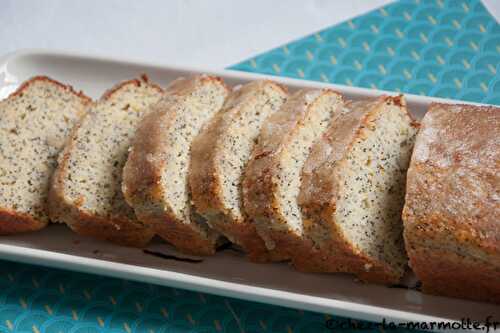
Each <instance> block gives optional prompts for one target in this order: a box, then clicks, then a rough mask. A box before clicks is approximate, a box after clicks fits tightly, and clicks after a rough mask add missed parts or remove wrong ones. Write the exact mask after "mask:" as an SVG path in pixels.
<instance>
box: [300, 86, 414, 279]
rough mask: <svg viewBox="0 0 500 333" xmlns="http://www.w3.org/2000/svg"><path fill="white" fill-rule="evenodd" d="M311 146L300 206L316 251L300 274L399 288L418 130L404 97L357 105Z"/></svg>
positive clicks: (307, 255) (304, 259)
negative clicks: (345, 276)
mask: <svg viewBox="0 0 500 333" xmlns="http://www.w3.org/2000/svg"><path fill="white" fill-rule="evenodd" d="M348 108H349V109H350V111H349V112H346V113H345V114H343V115H342V116H341V117H339V118H337V121H336V122H335V123H333V124H332V127H330V128H329V129H328V131H327V132H326V133H325V135H324V136H323V137H322V138H321V140H319V141H318V142H317V143H316V144H315V146H314V147H313V151H312V153H311V155H310V156H309V158H308V161H307V162H306V165H305V167H304V169H303V177H302V178H303V182H302V185H301V191H300V195H299V204H300V206H301V208H302V212H303V216H304V220H305V222H304V225H305V234H306V237H307V238H308V239H309V240H311V241H312V245H313V248H312V249H310V251H309V252H308V251H302V252H297V254H296V255H295V256H294V258H293V263H294V265H295V267H296V268H297V269H299V270H302V271H316V272H318V271H319V272H347V273H353V274H356V275H357V276H358V278H360V279H361V280H364V281H370V282H375V283H397V282H398V281H399V280H400V278H401V277H402V275H403V273H404V271H405V268H406V263H407V257H406V255H405V251H404V246H403V237H402V228H403V225H402V221H401V211H402V208H403V203H404V193H405V177H406V170H407V168H408V163H409V160H410V155H411V152H412V147H413V141H414V137H415V134H416V132H417V128H416V125H415V123H414V122H413V120H412V119H411V118H410V116H409V114H408V112H407V109H406V103H405V100H404V99H403V97H402V96H397V97H388V96H382V97H380V98H377V99H375V100H370V101H361V102H355V103H352V104H350V105H349V106H348Z"/></svg>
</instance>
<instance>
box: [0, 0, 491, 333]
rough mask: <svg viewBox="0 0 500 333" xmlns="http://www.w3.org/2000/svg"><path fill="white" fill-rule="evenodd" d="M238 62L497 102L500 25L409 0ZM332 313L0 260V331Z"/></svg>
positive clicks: (312, 318)
mask: <svg viewBox="0 0 500 333" xmlns="http://www.w3.org/2000/svg"><path fill="white" fill-rule="evenodd" d="M231 68H232V69H237V70H242V71H248V72H258V73H265V74H272V75H279V76H288V77H293V78H302V79H308V80H317V81H325V82H333V83H339V84H347V85H354V86H362V87H371V88H377V89H384V90H392V91H401V92H408V93H414V94H423V95H430V96H439V97H452V98H457V99H463V100H467V101H475V102H483V103H490V104H497V105H498V104H500V76H499V75H498V73H499V71H500V27H499V25H498V24H497V23H496V22H495V20H494V19H493V18H492V17H491V16H490V15H489V13H488V12H487V11H486V10H485V8H484V7H483V5H482V4H481V2H479V1H478V0H470V1H465V0H464V1H460V0H457V1H445V0H436V1H434V0H429V1H424V0H420V1H415V0H412V1H410V0H403V1H399V2H396V3H393V4H390V5H388V6H386V7H383V8H381V9H379V10H375V11H373V12H370V13H368V14H366V15H364V16H361V17H358V18H355V19H352V20H350V21H347V22H345V23H343V24H340V25H337V26H334V27H331V28H328V29H325V30H323V31H320V32H318V33H315V34H312V35H310V36H307V37H305V38H302V39H300V40H297V41H294V42H292V43H289V44H287V45H285V46H282V47H279V48H276V49H274V50H271V51H269V52H266V53H264V54H262V55H259V56H257V57H255V58H252V59H249V60H247V61H244V62H241V63H239V64H237V65H234V66H232V67H231ZM328 318H330V317H329V316H328V315H324V314H319V313H313V312H307V311H298V310H293V309H287V308H284V307H278V306H271V305H265V304H259V303H253V302H247V301H241V300H236V299H231V298H224V297H219V296H214V295H208V294H201V293H196V292H191V291H186V290H180V289H174V288H167V287H160V286H154V285H150V284H143V283H136V282H131V281H126V280H120V279H112V278H107V277H101V276H95V275H88V274H82V273H76V272H69V271H62V270H56V269H49V268H43V267H38V266H31V265H25V264H18V263H12V262H8V261H0V333H9V332H19V333H21V332H23V333H24V332H25V333H28V332H29V333H67V332H68V333H104V332H105V333H132V332H141V333H142V332H145V333H164V332H182V333H185V332H190V333H208V332H215V333H233V332H237V333H241V332H245V333H254V332H255V333H256V332H265V333H274V332H280V333H281V332H285V333H322V332H325V333H326V332H331V330H328V329H327V328H326V327H325V320H326V319H328ZM342 331H343V332H344V331H345V332H346V333H349V332H354V331H351V330H342ZM391 331H392V330H391ZM405 331H406V330H402V329H399V330H395V331H394V332H405Z"/></svg>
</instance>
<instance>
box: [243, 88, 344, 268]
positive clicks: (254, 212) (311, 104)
mask: <svg viewBox="0 0 500 333" xmlns="http://www.w3.org/2000/svg"><path fill="white" fill-rule="evenodd" d="M343 110H344V103H343V99H342V96H341V95H340V94H338V93H336V92H334V91H331V90H327V89H325V90H302V91H298V92H296V93H295V94H293V95H292V96H291V97H290V98H289V99H288V100H287V101H286V103H285V104H284V105H283V106H282V107H281V109H280V110H279V111H278V112H276V113H274V114H273V115H271V116H270V117H269V118H268V119H267V120H266V123H265V124H264V126H263V127H262V130H261V133H260V136H259V138H258V140H259V141H258V144H257V146H256V147H255V149H254V151H253V153H252V156H251V158H250V161H249V162H248V165H247V168H246V170H245V177H244V181H243V199H244V209H245V211H246V212H247V214H248V216H249V218H250V219H251V220H252V221H253V223H255V226H256V228H257V232H258V234H259V235H260V236H261V237H262V239H263V240H264V242H265V244H266V247H267V249H268V250H269V251H270V252H271V254H270V255H269V256H271V257H272V259H274V260H287V259H290V258H291V255H292V254H293V252H294V250H295V245H296V244H297V242H300V241H301V239H302V236H303V226H302V216H301V212H300V209H299V207H298V203H297V196H298V194H299V188H300V182H301V179H300V172H301V170H302V166H303V164H304V162H305V160H306V158H307V156H308V155H309V152H310V149H311V146H312V145H313V143H314V141H316V139H318V138H319V137H320V136H321V135H322V134H323V132H324V131H325V130H326V129H327V127H328V125H329V124H330V123H331V122H332V120H333V119H334V118H335V117H337V116H338V115H339V114H341V113H342V112H343Z"/></svg>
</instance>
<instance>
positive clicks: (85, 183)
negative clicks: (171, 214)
mask: <svg viewBox="0 0 500 333" xmlns="http://www.w3.org/2000/svg"><path fill="white" fill-rule="evenodd" d="M161 96H162V90H161V88H159V87H158V86H156V85H154V84H151V83H149V82H148V80H147V77H145V76H143V77H142V78H141V79H136V80H130V81H126V82H123V83H120V84H118V85H117V86H115V87H114V88H112V89H111V90H109V91H108V92H106V93H105V94H104V95H103V96H102V98H101V99H100V100H99V101H98V102H97V103H96V105H95V106H94V107H92V108H91V109H90V110H89V112H88V113H87V115H86V116H85V117H84V118H83V119H82V121H81V122H80V123H79V124H78V125H77V126H76V127H75V129H74V130H73V133H72V135H71V139H70V140H69V142H68V144H67V145H66V147H65V149H64V151H63V153H62V154H61V155H60V157H59V166H58V168H57V170H56V172H55V174H54V178H53V181H52V187H51V191H50V201H49V204H50V216H51V218H52V219H53V220H54V221H58V222H64V223H66V224H67V225H68V226H69V227H70V228H71V229H73V230H74V231H75V232H77V233H79V234H82V235H86V236H92V237H96V238H99V239H104V240H109V241H112V242H115V243H118V244H122V245H128V246H138V247H141V246H144V245H145V244H146V243H147V242H148V241H149V240H150V239H151V238H152V237H153V235H154V233H153V231H152V230H151V229H149V228H147V227H145V226H144V225H143V224H142V223H141V222H139V221H138V220H137V218H136V217H135V215H134V211H133V210H132V208H131V207H129V206H128V205H127V203H126V202H125V200H124V198H123V195H122V192H121V182H122V169H123V166H124V164H125V162H126V160H127V154H128V149H129V147H130V144H131V141H132V138H133V136H134V133H135V130H136V128H137V125H138V124H139V121H140V119H141V118H142V117H143V116H144V114H145V113H146V112H147V110H148V108H149V106H150V105H152V104H154V103H156V102H157V101H158V100H159V99H160V97H161Z"/></svg>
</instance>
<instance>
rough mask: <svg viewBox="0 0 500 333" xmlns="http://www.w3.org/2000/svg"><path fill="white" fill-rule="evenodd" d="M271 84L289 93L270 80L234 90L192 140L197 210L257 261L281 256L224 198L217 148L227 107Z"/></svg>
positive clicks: (192, 178) (224, 127)
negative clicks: (268, 247)
mask: <svg viewBox="0 0 500 333" xmlns="http://www.w3.org/2000/svg"><path fill="white" fill-rule="evenodd" d="M269 84H271V85H273V86H275V87H276V88H277V89H280V90H281V91H282V92H283V94H286V88H285V87H283V86H281V85H279V84H277V83H276V82H273V81H269V80H262V81H255V82H253V83H250V84H249V85H247V86H244V87H243V88H241V89H239V90H236V91H233V92H232V93H231V95H230V96H229V98H228V100H227V101H226V103H225V104H224V109H223V110H222V111H221V112H219V113H218V114H217V115H216V116H215V118H214V119H213V120H212V121H211V122H210V124H209V125H208V126H207V128H206V129H205V130H204V131H203V132H202V133H201V134H200V135H198V136H197V137H196V139H195V140H194V141H193V144H192V146H191V163H190V170H189V184H190V188H191V194H192V200H193V203H194V205H195V207H196V210H197V211H198V212H200V213H201V214H202V215H204V216H207V217H209V221H210V224H211V226H212V227H214V228H215V229H216V230H218V231H219V232H221V233H222V234H224V235H226V236H228V237H229V238H230V239H231V240H232V241H234V242H235V243H237V244H238V245H240V246H241V247H242V248H243V250H244V251H245V252H246V253H247V255H248V259H250V260H251V261H258V262H267V261H280V258H277V257H273V254H271V253H269V252H268V250H267V249H266V246H265V244H264V241H263V240H262V239H261V238H260V236H258V234H257V231H256V229H255V226H254V224H253V223H252V222H250V221H248V220H247V218H246V217H243V218H239V217H237V216H234V214H232V213H231V211H230V209H229V208H227V207H226V204H225V203H224V202H223V195H222V184H221V175H222V173H223V172H224V170H220V169H219V166H218V156H219V154H218V150H219V149H220V147H221V145H220V144H219V142H218V140H219V138H220V137H221V135H223V133H224V132H225V131H227V125H229V124H228V123H229V122H228V121H227V119H226V113H225V111H226V110H227V111H231V110H232V108H233V106H235V105H238V102H239V100H240V98H241V96H243V94H245V93H248V92H249V91H252V90H255V89H259V88H261V87H263V86H264V85H269ZM237 116H238V115H237V114H235V115H234V117H237ZM242 213H243V214H244V212H242Z"/></svg>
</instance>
